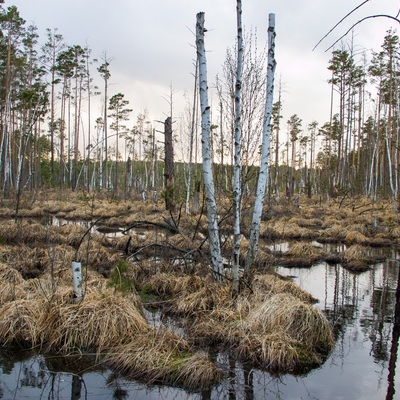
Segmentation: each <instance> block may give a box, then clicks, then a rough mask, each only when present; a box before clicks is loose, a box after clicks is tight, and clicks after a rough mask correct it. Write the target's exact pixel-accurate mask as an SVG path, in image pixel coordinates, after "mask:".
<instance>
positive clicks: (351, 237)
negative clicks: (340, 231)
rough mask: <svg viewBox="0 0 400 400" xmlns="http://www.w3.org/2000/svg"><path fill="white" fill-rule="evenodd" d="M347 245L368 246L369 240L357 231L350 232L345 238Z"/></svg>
mask: <svg viewBox="0 0 400 400" xmlns="http://www.w3.org/2000/svg"><path fill="white" fill-rule="evenodd" d="M344 240H345V242H346V243H347V244H368V242H369V239H368V238H367V237H366V236H365V235H363V234H362V233H361V232H359V231H350V232H349V233H348V234H347V235H346V237H345V239H344Z"/></svg>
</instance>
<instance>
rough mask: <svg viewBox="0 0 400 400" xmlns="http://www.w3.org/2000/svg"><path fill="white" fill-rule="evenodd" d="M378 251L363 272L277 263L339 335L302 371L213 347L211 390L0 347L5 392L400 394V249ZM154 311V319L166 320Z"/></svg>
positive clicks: (332, 398)
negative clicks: (270, 367)
mask: <svg viewBox="0 0 400 400" xmlns="http://www.w3.org/2000/svg"><path fill="white" fill-rule="evenodd" d="M324 246H325V245H324ZM329 246H332V245H329ZM330 250H331V251H334V249H330ZM336 251H342V250H339V249H336ZM377 251H379V252H382V251H386V252H387V254H385V255H386V256H387V257H388V261H386V262H382V263H379V264H376V265H375V266H374V267H373V268H372V269H371V270H369V271H367V272H363V273H354V272H351V271H348V270H346V269H343V268H342V267H341V266H340V265H339V264H337V265H328V264H326V263H320V264H318V265H314V266H313V267H311V268H284V267H278V268H277V272H279V273H280V274H282V275H285V276H291V277H294V280H295V281H296V282H297V283H298V284H299V285H300V286H301V287H303V288H304V289H305V290H307V291H309V292H310V293H311V294H312V295H313V296H314V297H316V298H318V299H319V303H318V304H317V306H318V307H320V308H321V309H322V310H323V311H324V312H325V313H326V315H327V316H328V318H329V320H330V321H331V323H332V325H333V327H334V330H335V335H336V338H337V342H336V346H335V348H334V350H333V352H332V354H331V355H330V357H329V358H328V360H327V361H326V362H325V363H324V365H323V366H321V367H320V368H318V369H316V370H313V371H310V372H309V373H307V374H304V375H302V376H293V375H282V376H273V375H271V374H268V373H264V372H262V371H259V370H254V369H251V368H249V367H248V366H246V365H242V364H241V363H239V362H238V361H237V360H236V359H235V357H234V356H233V355H232V354H229V352H215V351H211V352H210V357H211V359H213V360H215V362H216V363H217V364H218V365H219V366H221V367H222V368H223V369H224V370H225V371H226V375H227V377H226V379H225V380H224V381H223V382H222V384H221V385H219V386H217V387H214V388H212V389H211V390H205V391H203V392H201V393H187V392H185V391H183V390H180V389H176V388H169V387H147V386H145V385H142V384H140V383H138V382H130V381H127V380H126V379H124V378H123V377H121V376H119V375H118V374H116V373H113V372H112V371H109V370H107V369H102V368H100V367H99V366H98V365H96V362H95V360H93V359H92V360H90V359H84V358H82V357H80V358H72V357H67V358H66V359H64V358H57V357H50V356H46V357H44V356H32V354H31V353H21V352H7V351H0V368H1V372H2V374H1V377H0V398H2V399H13V398H21V397H28V398H43V399H96V400H100V399H124V400H125V399H127V400H128V399H166V400H170V399H177V400H180V399H182V400H183V399H193V400H200V399H202V400H203V399H204V400H206V399H207V400H208V399H210V400H211V399H213V400H214V399H235V400H242V399H245V400H257V399H282V400H291V399H293V400H298V399H306V398H309V399H314V400H315V399H319V400H325V399H326V400H327V399H329V400H339V399H354V400H355V399H363V400H376V399H384V398H386V399H387V400H389V399H390V400H394V399H400V388H399V383H398V381H399V379H397V380H396V373H395V372H396V366H397V363H398V341H399V335H400V289H399V279H400V273H399V270H400V268H399V255H398V253H397V250H396V249H390V250H389V249H384V250H382V249H377ZM154 315H155V316H154V321H153V323H154V324H159V323H161V321H160V320H159V317H158V316H157V314H154ZM149 316H150V313H149ZM149 319H150V320H151V318H149Z"/></svg>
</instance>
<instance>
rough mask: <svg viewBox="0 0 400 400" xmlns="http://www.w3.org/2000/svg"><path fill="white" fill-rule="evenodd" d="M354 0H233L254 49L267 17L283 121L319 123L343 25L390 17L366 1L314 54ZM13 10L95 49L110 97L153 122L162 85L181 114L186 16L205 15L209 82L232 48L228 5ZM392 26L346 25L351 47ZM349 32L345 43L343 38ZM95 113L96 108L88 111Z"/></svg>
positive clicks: (191, 22)
mask: <svg viewBox="0 0 400 400" xmlns="http://www.w3.org/2000/svg"><path fill="white" fill-rule="evenodd" d="M360 3H362V0H269V1H268V0H243V1H242V4H243V23H244V26H245V29H246V30H247V31H249V30H250V29H257V36H258V41H259V48H260V49H261V48H262V47H263V46H264V45H265V43H266V40H267V34H266V30H267V25H268V14H269V13H275V14H276V31H277V38H276V59H277V62H278V66H277V71H276V72H277V78H279V77H281V79H282V82H283V89H284V92H283V114H284V121H286V120H287V119H288V118H289V117H290V115H292V114H294V113H296V114H298V115H299V117H300V118H302V119H303V121H304V123H305V124H308V123H309V122H311V121H312V120H317V121H318V122H320V123H321V124H322V123H324V122H326V121H328V120H329V100H330V89H329V85H328V84H327V80H328V79H329V72H328V70H327V65H328V60H329V58H330V56H331V54H330V52H325V49H326V48H327V47H329V46H330V45H331V44H332V43H333V42H334V41H335V40H337V39H338V38H339V37H340V36H341V35H342V34H343V33H344V32H346V30H347V29H349V28H350V27H351V25H352V24H354V23H355V22H357V21H358V20H360V19H361V18H362V17H365V16H367V15H373V14H390V15H396V14H397V11H398V2H396V1H393V0H370V1H369V2H368V3H367V4H366V5H365V6H363V7H362V8H360V9H359V10H358V11H357V12H356V13H354V15H352V16H351V17H350V18H348V19H346V20H345V21H344V22H343V23H342V24H341V25H340V26H339V27H338V28H337V29H336V30H335V31H334V32H333V33H332V34H331V35H329V37H328V38H327V39H325V40H324V41H323V43H322V44H321V45H320V46H319V47H318V48H317V49H316V50H314V51H312V49H313V47H314V46H315V45H316V43H317V42H318V41H319V40H320V39H321V38H322V37H323V36H324V35H325V34H326V33H327V32H328V31H329V29H330V28H332V27H333V26H334V25H335V24H336V23H337V22H338V21H340V19H341V18H343V17H344V16H345V15H346V14H347V13H348V12H350V11H351V10H352V9H353V8H355V7H356V6H357V5H359V4H360ZM10 5H16V6H17V7H18V9H19V11H20V14H21V16H22V17H23V18H24V19H25V20H26V21H27V24H31V23H34V24H35V25H36V26H37V27H38V28H39V33H40V40H41V42H42V43H43V42H44V41H45V40H46V35H45V29H46V28H58V32H59V33H60V34H62V35H63V37H64V40H65V42H66V43H67V44H68V45H75V44H80V45H82V46H84V45H86V44H87V45H88V46H89V48H91V49H92V57H93V58H100V56H101V54H102V53H104V51H106V52H107V54H108V56H109V57H110V58H112V59H113V61H112V63H111V66H110V70H111V80H110V83H111V86H110V92H111V95H112V94H113V93H118V92H121V93H124V94H125V98H126V99H127V100H129V101H130V107H131V108H133V109H134V112H133V114H132V124H133V123H134V122H135V119H136V114H137V113H138V112H140V111H142V110H143V109H144V108H145V107H147V109H148V110H149V112H150V115H151V117H152V118H153V119H161V118H164V117H165V115H166V114H167V113H168V109H169V108H168V104H167V102H166V101H165V99H163V97H165V96H167V95H168V93H169V86H170V84H171V83H172V85H173V87H174V92H175V100H174V103H175V107H174V113H175V115H178V114H180V113H181V112H182V111H183V104H184V101H183V94H184V92H185V91H188V92H191V91H192V86H193V78H192V73H193V59H194V57H195V49H194V47H193V45H194V34H193V31H194V26H195V21H196V13H197V12H199V11H204V12H205V18H206V27H207V29H208V33H207V36H206V49H207V51H208V72H209V80H210V82H209V86H212V82H213V81H214V79H215V76H216V74H217V73H218V72H220V70H221V65H222V63H223V61H224V58H225V52H226V49H227V47H231V46H233V45H234V43H235V37H236V16H235V13H236V7H235V6H236V2H235V1H234V0H140V1H139V0H114V1H111V2H110V1H109V0H108V1H105V0H5V4H4V6H5V7H7V6H10ZM391 27H393V28H397V26H396V23H395V22H394V21H393V20H389V19H387V18H374V19H370V20H367V21H365V22H363V23H362V24H361V25H358V26H357V27H356V28H355V32H354V35H355V38H354V43H355V45H356V46H357V49H358V50H361V49H366V50H368V49H371V48H373V49H375V50H379V49H380V46H381V44H382V42H383V38H384V36H385V33H386V31H387V30H388V29H390V28H391ZM350 39H351V36H348V37H347V40H350ZM96 112H98V114H99V115H100V111H99V110H93V113H95V114H96Z"/></svg>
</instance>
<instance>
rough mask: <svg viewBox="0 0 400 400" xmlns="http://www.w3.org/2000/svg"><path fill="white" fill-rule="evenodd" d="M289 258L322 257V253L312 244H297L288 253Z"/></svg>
mask: <svg viewBox="0 0 400 400" xmlns="http://www.w3.org/2000/svg"><path fill="white" fill-rule="evenodd" d="M286 255H287V256H288V257H307V258H314V257H320V256H321V252H320V251H319V250H318V249H317V248H316V247H315V246H313V245H312V244H311V243H304V242H296V243H294V244H293V245H292V246H290V248H289V250H288V251H287V252H286Z"/></svg>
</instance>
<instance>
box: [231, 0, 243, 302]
mask: <svg viewBox="0 0 400 400" xmlns="http://www.w3.org/2000/svg"><path fill="white" fill-rule="evenodd" d="M236 14H237V67H236V84H235V148H234V152H235V164H234V167H233V213H234V219H233V265H232V276H233V282H232V294H233V295H234V296H235V295H237V294H238V292H239V263H240V199H241V197H242V190H241V175H242V157H241V147H242V127H241V123H242V119H241V111H242V107H241V95H242V75H243V35H242V1H241V0H237V3H236Z"/></svg>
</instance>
